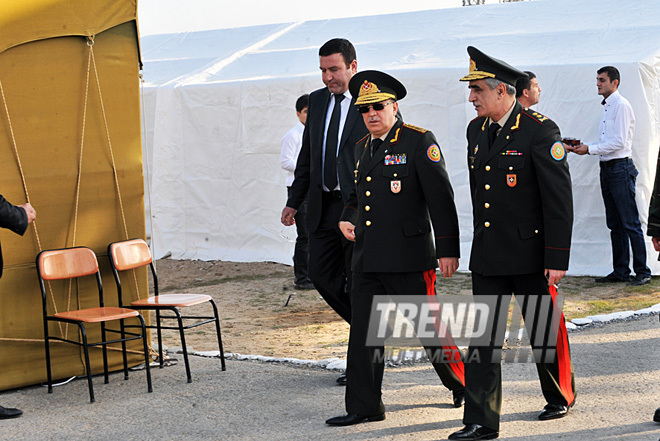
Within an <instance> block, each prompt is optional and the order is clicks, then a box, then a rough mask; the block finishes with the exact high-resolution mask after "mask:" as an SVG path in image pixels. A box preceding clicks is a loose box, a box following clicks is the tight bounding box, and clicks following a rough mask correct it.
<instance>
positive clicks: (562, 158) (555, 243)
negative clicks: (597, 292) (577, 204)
mask: <svg viewBox="0 0 660 441" xmlns="http://www.w3.org/2000/svg"><path fill="white" fill-rule="evenodd" d="M532 146H533V147H532V161H533V165H534V167H535V169H536V176H537V179H538V186H539V193H540V196H541V207H542V209H543V228H544V229H545V231H544V232H543V235H544V239H545V257H544V267H545V268H547V269H554V270H567V269H568V260H569V255H570V249H571V234H572V229H573V192H572V185H571V175H570V173H569V170H568V162H567V161H566V152H565V150H564V148H563V146H562V144H561V135H560V133H559V127H557V124H555V123H554V122H553V121H550V120H548V121H546V122H544V123H543V128H542V129H541V130H539V131H538V133H537V135H536V137H535V139H534V140H533V141H532Z"/></svg>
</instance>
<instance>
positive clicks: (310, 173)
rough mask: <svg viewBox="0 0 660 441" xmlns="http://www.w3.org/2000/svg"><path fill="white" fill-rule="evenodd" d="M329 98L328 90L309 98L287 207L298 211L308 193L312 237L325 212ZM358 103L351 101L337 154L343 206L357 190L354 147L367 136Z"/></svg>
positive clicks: (321, 90)
mask: <svg viewBox="0 0 660 441" xmlns="http://www.w3.org/2000/svg"><path fill="white" fill-rule="evenodd" d="M330 97H331V94H330V91H329V90H328V88H327V87H324V88H323V89H319V90H316V91H314V92H312V93H311V94H310V96H309V105H308V107H307V123H306V124H305V131H304V133H303V140H302V147H301V149H300V154H299V155H298V162H297V164H296V172H295V179H294V181H293V184H291V192H290V196H289V199H288V200H287V203H286V205H287V207H291V208H295V209H296V210H297V209H298V208H299V207H300V204H302V202H303V201H304V200H305V196H306V195H307V192H308V191H309V202H308V204H307V229H308V231H309V232H310V233H313V232H314V231H316V229H317V228H318V226H319V222H320V220H321V213H322V209H323V207H322V204H323V199H322V191H323V158H322V156H323V132H324V130H325V119H326V112H327V110H328V105H329V103H330ZM355 99H356V97H353V98H352V100H351V104H350V107H349V110H348V115H347V116H346V122H345V123H344V130H343V132H342V135H341V140H340V141H339V150H338V154H337V169H338V173H339V186H340V188H341V193H342V199H343V200H344V202H345V201H347V200H348V196H349V195H350V193H351V190H352V189H353V187H354V182H353V181H354V175H353V168H354V165H355V157H354V146H355V143H356V142H357V141H358V140H359V139H360V138H362V137H364V136H365V135H366V134H367V133H368V131H367V128H366V127H365V125H364V121H363V119H362V116H361V115H360V113H359V112H358V109H357V106H355Z"/></svg>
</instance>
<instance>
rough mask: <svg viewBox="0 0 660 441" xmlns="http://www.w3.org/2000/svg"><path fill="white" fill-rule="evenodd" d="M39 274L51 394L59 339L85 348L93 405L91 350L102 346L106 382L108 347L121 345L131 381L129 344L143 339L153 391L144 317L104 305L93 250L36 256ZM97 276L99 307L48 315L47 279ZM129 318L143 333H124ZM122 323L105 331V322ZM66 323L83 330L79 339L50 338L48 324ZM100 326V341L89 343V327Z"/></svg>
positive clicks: (85, 249)
mask: <svg viewBox="0 0 660 441" xmlns="http://www.w3.org/2000/svg"><path fill="white" fill-rule="evenodd" d="M37 274H38V276H39V286H40V287H41V300H42V304H43V319H44V341H45V343H46V371H47V374H48V393H53V386H52V374H51V361H50V341H51V340H58V341H62V342H66V343H71V344H74V345H77V346H82V348H83V352H84V354H85V368H86V373H87V385H88V387H89V399H90V401H91V402H92V403H93V402H94V401H95V398H94V386H93V384H92V368H91V365H90V363H89V347H90V346H91V347H93V346H101V347H102V348H103V373H104V379H105V383H106V384H107V383H108V382H109V378H108V350H107V345H109V344H114V343H121V348H122V355H123V359H124V379H125V380H127V379H128V361H127V357H126V342H127V341H131V340H140V339H141V340H142V344H143V348H144V360H145V366H146V373H147V389H148V391H149V392H152V390H153V389H152V387H151V372H150V370H149V348H148V346H147V338H146V335H147V332H146V326H145V323H144V318H143V317H142V315H141V314H140V313H139V312H137V311H135V310H133V309H128V308H121V307H112V306H105V305H104V302H103V285H102V283H101V274H100V272H99V265H98V260H97V259H96V254H94V251H92V250H90V249H89V248H85V247H77V248H65V249H59V250H49V251H42V252H41V253H39V255H37ZM91 275H95V276H96V285H97V287H98V296H99V302H98V303H99V306H98V307H96V308H88V309H79V310H74V311H64V312H58V313H55V314H53V315H49V314H48V302H47V300H46V287H45V285H44V280H47V281H49V280H63V279H74V278H75V279H77V278H79V277H85V276H91ZM128 318H137V319H138V320H139V321H140V322H141V328H142V333H140V334H138V333H134V332H128V331H126V330H125V325H124V320H125V319H128ZM117 320H118V321H119V324H120V330H116V329H108V328H106V322H112V321H117ZM50 322H64V323H72V324H75V325H78V329H79V331H80V340H81V341H76V340H69V339H66V338H64V337H56V336H51V335H49V333H48V323H50ZM90 323H100V325H101V341H99V342H93V343H90V342H89V341H88V339H87V331H86V327H85V326H86V324H90ZM107 332H109V333H113V334H121V338H118V339H114V340H108V339H107V338H106V333H107Z"/></svg>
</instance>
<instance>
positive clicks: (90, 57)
mask: <svg viewBox="0 0 660 441" xmlns="http://www.w3.org/2000/svg"><path fill="white" fill-rule="evenodd" d="M87 46H88V47H89V54H88V58H87V75H86V79H85V100H84V105H83V115H82V123H81V136H80V150H79V156H78V175H77V179H76V191H75V204H74V219H73V233H72V245H71V246H72V247H75V245H76V233H77V230H78V209H79V201H80V187H81V180H82V160H83V152H84V144H85V128H86V123H87V105H88V101H89V77H90V67H91V66H92V65H93V67H94V76H95V80H96V86H97V90H98V94H99V100H100V104H101V112H102V114H103V122H104V125H105V133H106V139H107V142H108V148H109V150H110V158H111V162H112V172H113V177H114V182H115V188H116V190H117V196H118V199H119V206H120V211H121V218H122V224H123V225H122V226H123V229H124V235H125V238H126V239H127V240H128V239H129V236H128V228H127V223H126V216H125V212H124V204H123V201H122V197H121V191H120V188H119V177H118V175H117V167H116V163H115V158H114V152H113V150H112V143H111V141H110V130H109V128H108V121H107V116H106V112H105V107H104V105H103V96H102V93H101V85H100V81H99V77H98V69H97V67H96V59H95V58H94V49H93V46H94V36H91V37H87ZM0 96H2V102H3V107H4V110H5V115H6V117H7V123H8V125H9V133H10V136H11V142H12V147H13V150H14V155H15V158H16V162H17V164H18V169H19V173H20V176H21V182H22V185H23V191H24V193H25V197H26V201H27V202H28V203H30V195H29V192H28V189H27V183H26V179H25V173H24V171H23V166H22V163H21V159H20V155H19V153H18V146H17V142H16V137H15V135H14V127H13V124H12V122H11V116H10V113H9V107H8V105H7V99H6V97H5V92H4V87H3V85H2V80H0ZM32 224H33V226H34V234H35V239H36V241H37V247H38V250H39V252H41V251H43V247H42V245H41V240H40V237H39V231H38V229H37V223H36V221H33V222H32ZM132 273H133V280H134V284H135V289H136V292H137V294H138V298H142V297H141V295H140V288H139V284H138V282H137V277H136V275H135V270H133V271H132ZM47 282H48V291H49V294H50V300H51V302H52V304H53V310H54V313H55V314H57V304H56V302H55V295H54V293H53V288H52V285H51V282H50V281H47ZM71 288H72V280H71V279H70V280H69V287H68V296H67V310H69V309H70V305H71ZM58 325H59V328H60V335H62V336H63V337H64V338H68V328H69V323H66V324H65V329H64V330H63V329H62V322H58ZM0 341H26V342H27V341H39V342H43V341H44V340H43V339H20V338H0ZM153 351H154V350H153V349H152V348H150V352H153ZM128 352H136V353H139V351H130V350H129V351H128Z"/></svg>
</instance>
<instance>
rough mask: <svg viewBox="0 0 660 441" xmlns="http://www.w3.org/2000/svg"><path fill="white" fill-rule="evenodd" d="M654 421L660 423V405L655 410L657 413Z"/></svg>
mask: <svg viewBox="0 0 660 441" xmlns="http://www.w3.org/2000/svg"><path fill="white" fill-rule="evenodd" d="M653 421H655V422H656V423H660V407H659V408H657V409H656V410H655V414H654V415H653Z"/></svg>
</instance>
